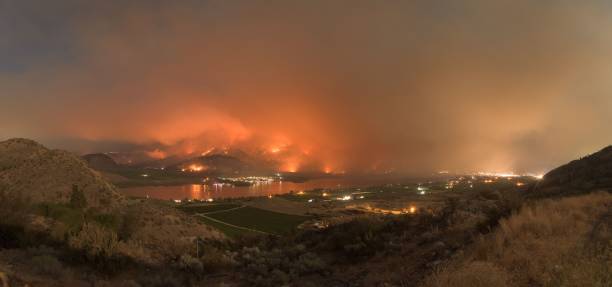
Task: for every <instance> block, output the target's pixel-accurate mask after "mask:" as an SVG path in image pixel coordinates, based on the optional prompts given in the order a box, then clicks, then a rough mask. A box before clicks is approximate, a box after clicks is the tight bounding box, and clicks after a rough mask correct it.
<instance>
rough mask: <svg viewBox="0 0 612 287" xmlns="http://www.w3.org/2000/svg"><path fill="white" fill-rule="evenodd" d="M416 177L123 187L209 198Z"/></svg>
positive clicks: (131, 191) (137, 192) (134, 192)
mask: <svg viewBox="0 0 612 287" xmlns="http://www.w3.org/2000/svg"><path fill="white" fill-rule="evenodd" d="M414 182H415V180H414V179H411V180H410V179H402V180H400V179H390V178H387V177H384V178H381V177H363V178H327V179H316V180H309V181H306V182H301V183H295V182H287V181H273V182H266V183H259V184H254V185H251V186H231V185H223V186H221V185H200V184H186V185H178V186H143V187H129V188H122V189H120V191H121V193H123V194H124V195H128V196H138V197H151V198H157V199H185V198H189V199H200V200H205V199H210V198H231V197H255V196H268V195H276V194H283V193H289V192H291V191H295V192H297V191H305V190H311V189H317V188H323V189H334V188H348V187H365V186H373V185H382V184H389V183H414Z"/></svg>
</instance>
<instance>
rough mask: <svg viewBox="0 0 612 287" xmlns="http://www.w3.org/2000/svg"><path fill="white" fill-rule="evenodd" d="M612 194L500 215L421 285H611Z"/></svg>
mask: <svg viewBox="0 0 612 287" xmlns="http://www.w3.org/2000/svg"><path fill="white" fill-rule="evenodd" d="M611 268H612V195H611V194H609V193H596V194H590V195H584V196H580V197H572V198H564V199H560V200H545V201H541V202H535V203H531V204H529V205H527V206H525V207H523V208H522V209H521V210H520V212H518V213H517V214H515V215H513V216H511V217H509V218H506V219H502V220H501V221H500V224H499V228H498V229H497V230H496V231H495V232H493V233H492V234H489V235H486V236H483V237H482V238H481V239H480V240H479V241H478V242H477V243H476V244H475V245H474V246H473V247H472V248H471V250H470V251H469V252H468V253H467V254H465V255H464V256H461V258H458V259H456V260H454V261H452V262H450V263H449V264H448V265H447V266H445V267H444V268H441V269H440V270H439V271H438V272H436V273H435V274H434V275H432V276H430V277H429V278H428V279H427V281H426V284H425V286H440V287H442V286H610V284H611V283H612V270H611Z"/></svg>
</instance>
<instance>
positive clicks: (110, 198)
mask: <svg viewBox="0 0 612 287" xmlns="http://www.w3.org/2000/svg"><path fill="white" fill-rule="evenodd" d="M75 187H76V188H78V189H79V190H82V191H83V193H84V195H85V198H86V200H87V203H88V206H96V207H100V206H101V207H104V206H111V205H114V204H115V203H117V202H118V201H119V200H121V198H122V197H121V196H120V195H119V193H117V191H116V189H115V187H114V186H112V185H111V184H109V183H107V182H106V181H104V180H103V179H102V177H101V176H100V174H98V173H97V172H96V171H93V170H92V169H90V168H89V167H88V166H87V164H86V163H85V161H83V160H82V159H81V158H79V157H78V156H77V155H75V154H72V153H69V152H67V151H61V150H50V149H47V148H45V147H44V146H42V145H41V144H39V143H37V142H35V141H32V140H28V139H10V140H7V141H3V142H0V192H3V193H8V194H10V195H12V196H20V197H22V198H24V199H26V200H27V201H28V202H33V203H36V202H56V203H66V202H68V201H69V200H70V194H71V192H72V190H73V188H75Z"/></svg>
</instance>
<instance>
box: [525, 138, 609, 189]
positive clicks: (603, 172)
mask: <svg viewBox="0 0 612 287" xmlns="http://www.w3.org/2000/svg"><path fill="white" fill-rule="evenodd" d="M593 190H608V191H610V190H612V146H608V147H606V148H604V149H602V150H600V151H598V152H596V153H594V154H591V155H589V156H586V157H584V158H581V159H578V160H574V161H571V162H570V163H568V164H565V165H562V166H560V167H558V168H555V169H553V170H552V171H550V172H549V173H547V174H546V175H545V176H544V177H543V178H542V180H541V181H539V182H538V184H537V185H536V186H535V188H534V190H533V192H534V193H533V195H536V196H538V195H543V196H544V195H546V196H550V195H569V194H580V193H585V192H589V191H593Z"/></svg>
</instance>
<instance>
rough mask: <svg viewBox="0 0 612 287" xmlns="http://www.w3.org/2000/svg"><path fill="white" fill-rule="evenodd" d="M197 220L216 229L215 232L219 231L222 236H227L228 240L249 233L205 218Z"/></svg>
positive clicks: (200, 217) (199, 217)
mask: <svg viewBox="0 0 612 287" xmlns="http://www.w3.org/2000/svg"><path fill="white" fill-rule="evenodd" d="M197 218H198V219H199V220H200V221H202V222H203V223H204V224H206V225H208V226H211V227H214V228H216V229H217V230H219V231H221V232H222V233H223V234H225V235H227V236H228V237H230V238H236V237H239V236H241V235H244V234H248V233H250V231H248V230H244V229H239V228H235V227H232V226H229V225H226V224H222V223H219V222H216V221H213V220H210V219H208V218H206V217H202V216H198V217H197Z"/></svg>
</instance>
